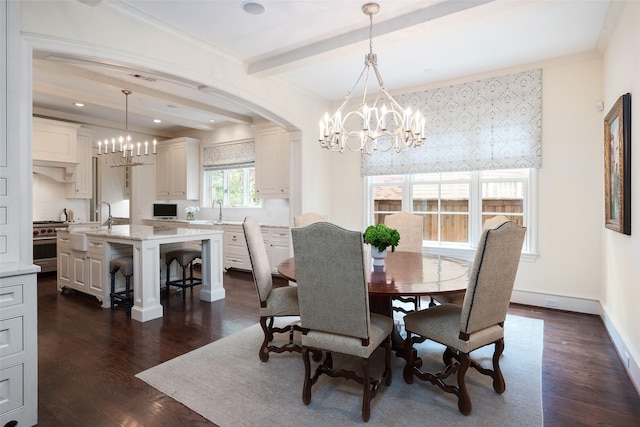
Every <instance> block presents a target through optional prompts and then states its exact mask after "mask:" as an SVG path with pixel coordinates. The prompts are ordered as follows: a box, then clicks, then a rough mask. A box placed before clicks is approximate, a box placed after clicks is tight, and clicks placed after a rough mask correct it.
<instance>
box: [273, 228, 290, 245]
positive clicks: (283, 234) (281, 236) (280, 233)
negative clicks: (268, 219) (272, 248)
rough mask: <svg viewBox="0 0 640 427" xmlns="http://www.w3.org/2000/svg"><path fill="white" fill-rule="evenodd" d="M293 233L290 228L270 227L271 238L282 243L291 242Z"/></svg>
mask: <svg viewBox="0 0 640 427" xmlns="http://www.w3.org/2000/svg"><path fill="white" fill-rule="evenodd" d="M290 235H291V231H289V229H288V228H270V229H269V240H271V241H272V242H273V241H278V242H282V243H288V242H289V236H290Z"/></svg>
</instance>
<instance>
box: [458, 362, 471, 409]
mask: <svg viewBox="0 0 640 427" xmlns="http://www.w3.org/2000/svg"><path fill="white" fill-rule="evenodd" d="M459 356H460V366H459V367H458V375H457V377H458V390H457V393H456V394H457V395H458V409H459V410H460V412H461V413H462V414H463V415H469V414H470V413H471V398H470V397H469V391H468V390H467V384H466V383H465V382H464V376H465V374H466V373H467V370H468V369H469V366H470V364H471V358H470V357H469V354H467V353H462V352H461V353H460V355H459Z"/></svg>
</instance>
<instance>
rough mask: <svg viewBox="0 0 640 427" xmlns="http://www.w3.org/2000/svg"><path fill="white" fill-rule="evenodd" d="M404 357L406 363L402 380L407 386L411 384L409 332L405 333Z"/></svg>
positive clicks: (411, 343)
mask: <svg viewBox="0 0 640 427" xmlns="http://www.w3.org/2000/svg"><path fill="white" fill-rule="evenodd" d="M404 357H405V360H406V361H407V362H406V363H405V365H404V369H403V370H402V378H404V382H405V383H407V384H413V365H414V360H413V341H411V332H409V331H407V338H406V339H405V340H404Z"/></svg>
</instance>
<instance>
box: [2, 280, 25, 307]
mask: <svg viewBox="0 0 640 427" xmlns="http://www.w3.org/2000/svg"><path fill="white" fill-rule="evenodd" d="M23 303H24V287H23V285H22V284H21V283H20V284H16V285H9V286H2V287H0V308H7V307H12V306H16V305H20V304H23Z"/></svg>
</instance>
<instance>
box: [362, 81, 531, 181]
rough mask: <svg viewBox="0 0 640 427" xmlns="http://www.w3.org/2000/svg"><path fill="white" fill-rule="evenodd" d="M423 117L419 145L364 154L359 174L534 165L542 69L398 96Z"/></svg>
mask: <svg viewBox="0 0 640 427" xmlns="http://www.w3.org/2000/svg"><path fill="white" fill-rule="evenodd" d="M396 100H397V101H398V102H399V103H400V104H401V105H402V106H403V107H405V106H409V107H411V110H412V111H416V110H418V109H419V110H420V111H421V112H422V113H423V114H424V115H425V119H426V132H425V133H426V141H425V143H424V145H423V146H421V147H418V148H416V149H411V150H408V151H404V152H402V153H396V152H393V151H391V152H386V153H375V154H373V155H371V156H368V155H363V156H362V160H361V167H362V175H363V176H368V175H395V174H412V173H430V172H451V171H469V170H492V169H515V168H539V167H540V166H541V156H542V70H533V71H527V72H523V73H517V74H511V75H507V76H502V77H495V78H491V79H487V80H480V81H476V82H472V83H465V84H460V85H455V86H448V87H443V88H438V89H431V90H427V91H423V92H415V93H409V94H404V95H399V96H397V97H396Z"/></svg>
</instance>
